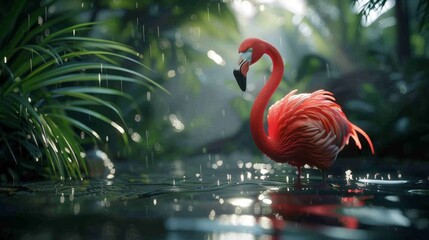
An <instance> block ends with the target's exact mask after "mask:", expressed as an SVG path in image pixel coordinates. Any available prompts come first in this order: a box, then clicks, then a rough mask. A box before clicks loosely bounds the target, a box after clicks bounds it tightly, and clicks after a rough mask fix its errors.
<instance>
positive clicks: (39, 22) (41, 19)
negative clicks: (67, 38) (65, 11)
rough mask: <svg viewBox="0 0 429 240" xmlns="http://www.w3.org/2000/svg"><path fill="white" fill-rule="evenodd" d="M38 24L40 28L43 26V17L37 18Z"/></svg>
mask: <svg viewBox="0 0 429 240" xmlns="http://www.w3.org/2000/svg"><path fill="white" fill-rule="evenodd" d="M37 23H38V24H39V25H40V26H42V24H43V18H42V16H39V17H37Z"/></svg>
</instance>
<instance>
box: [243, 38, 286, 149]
mask: <svg viewBox="0 0 429 240" xmlns="http://www.w3.org/2000/svg"><path fill="white" fill-rule="evenodd" d="M265 53H266V54H268V56H270V58H271V60H272V62H273V72H272V74H271V76H270V78H269V79H268V81H267V83H266V84H265V85H264V87H263V88H262V90H261V91H260V92H259V94H258V96H257V97H256V99H255V102H254V104H253V107H252V111H251V113H250V131H251V132H252V136H253V140H254V141H255V143H256V145H257V146H258V148H259V149H260V150H261V151H262V152H263V153H265V154H266V155H267V156H269V157H271V156H273V155H275V146H273V144H272V143H271V142H270V139H269V138H268V136H267V133H266V132H265V128H264V113H265V108H266V107H267V104H268V102H269V100H270V98H271V96H272V95H273V93H274V92H275V90H276V88H277V87H278V85H279V84H280V81H281V80H282V76H283V72H284V65H283V60H282V58H281V56H280V53H279V52H278V51H277V49H275V48H274V47H273V46H272V45H270V44H268V43H267V45H266V52H265Z"/></svg>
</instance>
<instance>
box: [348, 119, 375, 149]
mask: <svg viewBox="0 0 429 240" xmlns="http://www.w3.org/2000/svg"><path fill="white" fill-rule="evenodd" d="M351 125H352V127H353V131H354V134H352V135H351V136H352V138H353V140H355V142H356V146H358V148H359V149H362V145H361V143H360V141H359V138H358V136H357V134H356V132H358V133H360V134H361V135H362V136H363V137H364V138H365V139H366V141H367V142H368V144H369V147H370V148H371V152H372V154H373V155H374V145H373V144H372V141H371V139H370V138H369V136H368V134H366V132H365V131H364V130H362V129H361V128H359V127H358V126H356V125H354V124H351ZM355 130H356V132H355Z"/></svg>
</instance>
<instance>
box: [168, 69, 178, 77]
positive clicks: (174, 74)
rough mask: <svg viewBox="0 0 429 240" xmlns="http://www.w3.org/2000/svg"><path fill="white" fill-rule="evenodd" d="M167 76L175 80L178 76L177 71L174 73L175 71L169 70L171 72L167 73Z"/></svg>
mask: <svg viewBox="0 0 429 240" xmlns="http://www.w3.org/2000/svg"><path fill="white" fill-rule="evenodd" d="M167 76H168V77H169V78H173V77H175V76H176V71H174V70H169V71H168V72H167Z"/></svg>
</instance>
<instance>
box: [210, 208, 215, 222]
mask: <svg viewBox="0 0 429 240" xmlns="http://www.w3.org/2000/svg"><path fill="white" fill-rule="evenodd" d="M215 216H216V212H215V210H214V209H212V210H211V211H210V214H209V219H210V220H214V219H215Z"/></svg>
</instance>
